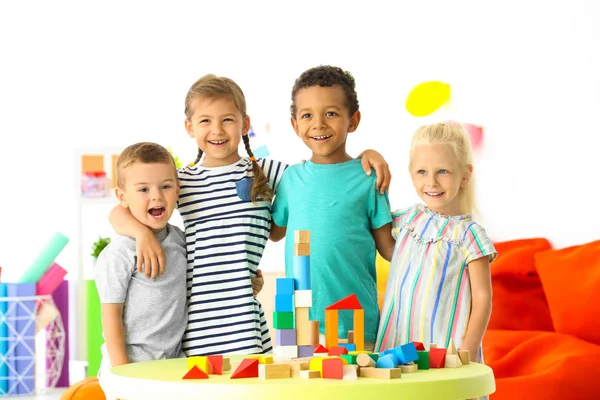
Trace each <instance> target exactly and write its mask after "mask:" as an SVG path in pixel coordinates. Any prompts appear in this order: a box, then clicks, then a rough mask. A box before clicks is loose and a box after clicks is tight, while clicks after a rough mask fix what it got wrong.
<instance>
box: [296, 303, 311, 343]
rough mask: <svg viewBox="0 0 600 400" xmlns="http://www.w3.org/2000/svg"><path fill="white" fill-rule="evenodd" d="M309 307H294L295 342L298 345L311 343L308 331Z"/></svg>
mask: <svg viewBox="0 0 600 400" xmlns="http://www.w3.org/2000/svg"><path fill="white" fill-rule="evenodd" d="M308 318H309V308H307V307H298V308H296V315H295V319H296V344H297V345H298V346H308V345H311V344H313V343H312V338H311V331H310V320H309V319H308Z"/></svg>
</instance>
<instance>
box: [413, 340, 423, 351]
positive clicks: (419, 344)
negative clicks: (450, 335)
mask: <svg viewBox="0 0 600 400" xmlns="http://www.w3.org/2000/svg"><path fill="white" fill-rule="evenodd" d="M413 343H414V344H415V349H416V350H419V351H425V346H424V345H423V343H421V342H413Z"/></svg>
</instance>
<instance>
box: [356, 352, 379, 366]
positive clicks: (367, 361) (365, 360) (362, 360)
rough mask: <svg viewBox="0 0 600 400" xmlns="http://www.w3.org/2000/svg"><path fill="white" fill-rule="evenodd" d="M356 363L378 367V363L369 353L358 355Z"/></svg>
mask: <svg viewBox="0 0 600 400" xmlns="http://www.w3.org/2000/svg"><path fill="white" fill-rule="evenodd" d="M356 363H357V364H358V365H360V366H361V367H376V366H377V363H376V362H375V360H373V358H371V357H370V356H369V354H359V355H357V356H356Z"/></svg>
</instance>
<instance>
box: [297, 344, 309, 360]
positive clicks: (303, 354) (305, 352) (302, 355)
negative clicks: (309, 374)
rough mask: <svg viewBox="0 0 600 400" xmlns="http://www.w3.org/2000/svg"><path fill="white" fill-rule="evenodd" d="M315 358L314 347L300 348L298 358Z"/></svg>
mask: <svg viewBox="0 0 600 400" xmlns="http://www.w3.org/2000/svg"><path fill="white" fill-rule="evenodd" d="M312 356H313V347H312V345H308V346H298V357H299V358H307V357H312Z"/></svg>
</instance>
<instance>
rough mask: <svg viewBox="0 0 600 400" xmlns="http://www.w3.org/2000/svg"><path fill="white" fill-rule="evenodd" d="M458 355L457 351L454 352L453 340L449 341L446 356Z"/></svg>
mask: <svg viewBox="0 0 600 400" xmlns="http://www.w3.org/2000/svg"><path fill="white" fill-rule="evenodd" d="M448 354H450V355H454V354H456V355H458V351H456V345H455V344H454V340H452V339H450V343H448V348H447V349H446V355H448Z"/></svg>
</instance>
